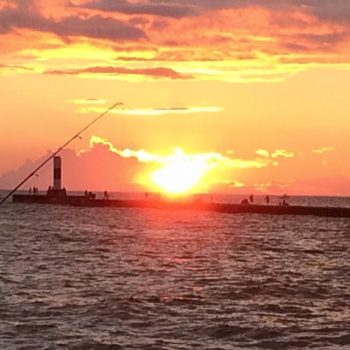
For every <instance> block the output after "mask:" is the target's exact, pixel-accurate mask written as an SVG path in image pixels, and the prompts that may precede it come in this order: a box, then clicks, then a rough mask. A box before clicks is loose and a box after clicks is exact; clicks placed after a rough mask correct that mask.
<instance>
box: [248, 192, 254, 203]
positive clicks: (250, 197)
mask: <svg viewBox="0 0 350 350" xmlns="http://www.w3.org/2000/svg"><path fill="white" fill-rule="evenodd" d="M249 202H250V203H253V202H254V196H253V195H252V194H251V195H250V196H249Z"/></svg>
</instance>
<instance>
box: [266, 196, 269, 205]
mask: <svg viewBox="0 0 350 350" xmlns="http://www.w3.org/2000/svg"><path fill="white" fill-rule="evenodd" d="M265 202H266V204H270V196H269V195H267V196H266V197H265Z"/></svg>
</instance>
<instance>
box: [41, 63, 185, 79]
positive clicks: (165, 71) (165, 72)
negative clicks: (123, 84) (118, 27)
mask: <svg viewBox="0 0 350 350" xmlns="http://www.w3.org/2000/svg"><path fill="white" fill-rule="evenodd" d="M46 74H58V75H79V74H106V75H142V76H149V77H152V78H154V79H157V78H168V79H191V78H192V76H190V75H188V74H182V73H178V72H176V71H174V70H173V69H170V68H165V67H156V68H125V67H102V66H101V67H88V68H82V69H69V70H52V71H47V72H46Z"/></svg>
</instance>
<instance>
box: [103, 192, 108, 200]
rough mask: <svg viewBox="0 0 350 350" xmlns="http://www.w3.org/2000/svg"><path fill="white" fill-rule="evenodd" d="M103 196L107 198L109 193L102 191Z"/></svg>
mask: <svg viewBox="0 0 350 350" xmlns="http://www.w3.org/2000/svg"><path fill="white" fill-rule="evenodd" d="M103 197H104V199H109V195H108V192H107V191H105V192H104V194H103Z"/></svg>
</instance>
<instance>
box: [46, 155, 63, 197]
mask: <svg viewBox="0 0 350 350" xmlns="http://www.w3.org/2000/svg"><path fill="white" fill-rule="evenodd" d="M47 196H48V197H50V198H51V199H50V200H51V201H52V202H64V201H65V198H66V196H67V193H66V190H65V188H62V161H61V157H54V158H53V187H51V186H50V187H49V189H48V190H47Z"/></svg>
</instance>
